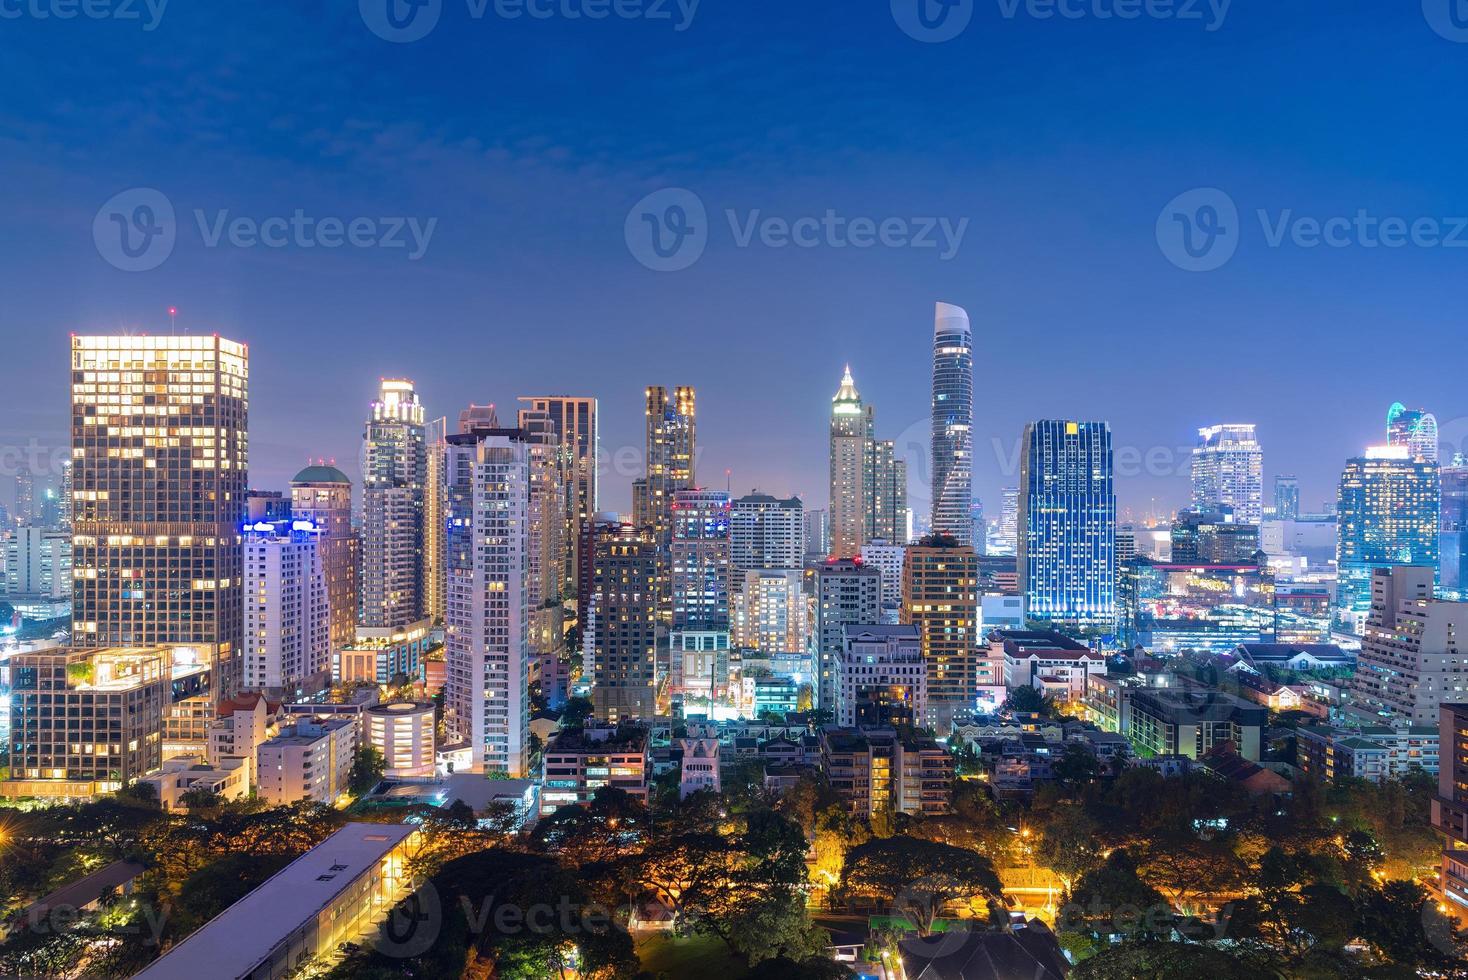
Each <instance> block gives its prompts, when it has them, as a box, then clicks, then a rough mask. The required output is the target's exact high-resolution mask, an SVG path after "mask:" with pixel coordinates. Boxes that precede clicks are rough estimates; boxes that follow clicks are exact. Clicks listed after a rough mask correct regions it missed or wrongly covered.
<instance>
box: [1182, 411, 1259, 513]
mask: <svg viewBox="0 0 1468 980" xmlns="http://www.w3.org/2000/svg"><path fill="white" fill-rule="evenodd" d="M1193 507H1194V509H1196V510H1202V511H1217V510H1219V509H1220V508H1223V507H1229V508H1232V509H1233V513H1234V516H1235V517H1236V518H1237V519H1238V521H1239V523H1241V524H1258V523H1259V522H1260V521H1262V520H1263V519H1264V450H1262V449H1261V448H1260V447H1259V440H1258V438H1257V437H1256V436H1255V434H1254V426H1252V425H1210V426H1208V427H1207V428H1203V429H1199V430H1198V445H1197V447H1196V448H1195V449H1194V450H1193Z"/></svg>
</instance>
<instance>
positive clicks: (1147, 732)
mask: <svg viewBox="0 0 1468 980" xmlns="http://www.w3.org/2000/svg"><path fill="white" fill-rule="evenodd" d="M1130 700H1131V714H1130V724H1129V725H1128V728H1127V730H1126V731H1124V732H1123V733H1122V734H1124V735H1126V736H1127V738H1128V739H1130V740H1131V743H1132V745H1133V746H1134V747H1135V748H1136V749H1137V751H1138V752H1139V753H1142V754H1147V755H1185V756H1187V757H1188V758H1190V759H1198V758H1201V757H1202V756H1203V755H1205V754H1207V753H1208V752H1209V751H1210V750H1212V749H1213V748H1214V746H1217V745H1221V744H1223V743H1224V742H1231V743H1232V744H1233V746H1234V748H1235V750H1236V751H1237V752H1238V753H1239V755H1241V756H1242V757H1244V758H1245V759H1248V760H1249V761H1250V762H1258V761H1259V759H1260V757H1261V753H1262V750H1263V746H1262V741H1263V738H1262V735H1263V730H1264V726H1265V725H1266V724H1268V722H1269V711H1268V709H1266V708H1261V707H1259V706H1258V705H1254V704H1250V703H1249V702H1247V701H1245V700H1243V699H1242V698H1238V697H1234V696H1233V695H1232V694H1224V693H1223V692H1221V691H1214V690H1208V689H1190V690H1178V689H1161V688H1137V689H1135V690H1134V691H1133V692H1132V693H1131V699H1130Z"/></svg>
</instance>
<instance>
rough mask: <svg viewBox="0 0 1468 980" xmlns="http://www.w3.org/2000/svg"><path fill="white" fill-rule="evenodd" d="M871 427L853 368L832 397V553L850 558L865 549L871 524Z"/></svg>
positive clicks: (848, 371) (847, 371) (847, 370)
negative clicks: (868, 507)
mask: <svg viewBox="0 0 1468 980" xmlns="http://www.w3.org/2000/svg"><path fill="white" fill-rule="evenodd" d="M867 429H868V421H867V416H866V413H865V412H864V411H862V405H861V394H860V393H859V392H858V391H857V390H856V382H855V381H854V380H853V379H852V377H851V368H850V367H847V369H846V374H845V375H844V376H843V377H842V379H841V387H840V389H839V390H838V391H837V392H836V395H835V397H834V398H832V399H831V446H830V477H831V504H830V520H831V532H830V533H831V554H832V555H833V556H835V557H837V558H850V557H852V556H853V555H855V554H856V553H857V551H858V550H859V549H860V548H861V543H862V540H863V539H864V537H865V534H866V525H867V517H868V514H867V509H866V507H867V500H868V497H867V490H866V475H867V470H868V460H867Z"/></svg>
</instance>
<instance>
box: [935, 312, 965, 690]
mask: <svg viewBox="0 0 1468 980" xmlns="http://www.w3.org/2000/svg"><path fill="white" fill-rule="evenodd" d="M934 319H935V324H934V333H933V531H934V532H935V533H941V534H949V535H952V536H953V537H954V538H955V539H957V541H958V543H959V544H972V542H971V541H970V540H969V538H970V536H971V535H972V533H973V530H972V528H971V526H970V525H969V506H970V505H971V504H972V503H973V495H974V491H973V479H974V474H973V465H974V460H973V425H974V343H973V333H972V332H971V331H970V329H969V322H968V313H966V312H964V311H963V310H962V309H960V308H959V307H957V306H950V305H949V304H947V303H939V304H938V305H937V312H936V315H935V318H934ZM929 691H930V692H931V688H930V689H929Z"/></svg>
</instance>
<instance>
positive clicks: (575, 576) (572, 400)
mask: <svg viewBox="0 0 1468 980" xmlns="http://www.w3.org/2000/svg"><path fill="white" fill-rule="evenodd" d="M520 401H521V402H523V403H524V404H525V407H524V408H523V409H522V411H528V412H536V413H543V414H544V415H545V417H547V418H548V419H550V422H551V425H552V426H553V427H554V429H555V432H556V437H557V438H558V439H559V440H560V443H561V446H562V447H563V448H564V450H565V451H566V452H567V453H568V454H569V455H570V468H571V469H570V474H569V487H568V489H567V493H566V540H567V542H568V547H567V554H566V587H567V590H568V591H567V594H568V595H576V594H579V593H578V586H579V580H580V573H581V568H582V565H581V563H580V562H579V561H578V559H577V555H576V545H577V544H579V542H580V540H581V526H582V525H583V524H585V523H587V522H588V521H590V520H592V518H593V516H594V515H595V514H596V512H597V511H598V509H600V506H601V505H600V504H599V502H598V500H599V497H598V491H597V479H596V476H597V474H596V465H597V464H596V454H597V452H598V451H599V447H600V434H599V432H598V429H597V414H596V399H595V398H576V397H571V396H567V395H552V396H531V397H528V398H521V399H520ZM521 425H522V427H524V425H525V423H524V422H523V421H522V422H521Z"/></svg>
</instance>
